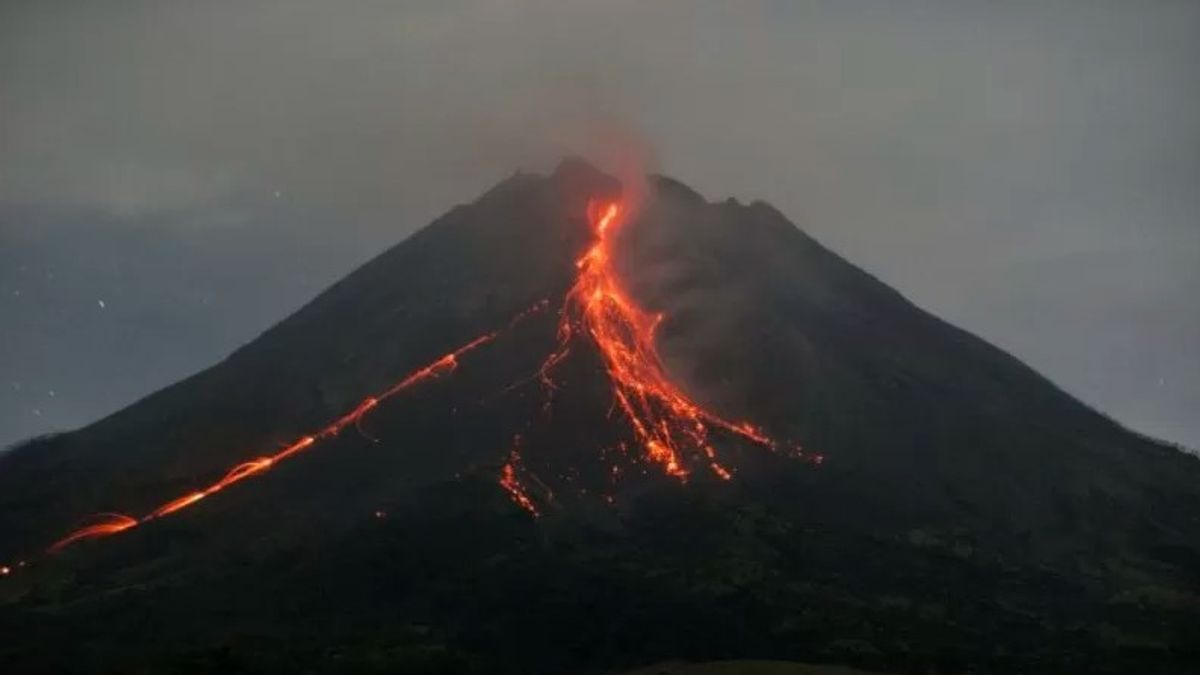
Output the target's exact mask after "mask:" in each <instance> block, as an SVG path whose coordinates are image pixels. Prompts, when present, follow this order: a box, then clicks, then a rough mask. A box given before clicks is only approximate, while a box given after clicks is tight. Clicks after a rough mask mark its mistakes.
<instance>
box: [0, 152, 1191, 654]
mask: <svg viewBox="0 0 1200 675" xmlns="http://www.w3.org/2000/svg"><path fill="white" fill-rule="evenodd" d="M648 183H649V184H648V189H647V190H646V191H645V195H644V196H642V195H641V191H637V192H636V193H635V192H634V191H632V190H630V189H629V188H628V186H622V185H621V184H620V183H619V182H618V181H616V180H615V179H614V178H612V177H610V176H608V175H606V174H604V173H602V172H601V171H599V170H597V169H595V168H593V167H592V166H590V165H588V164H586V163H585V162H583V161H580V160H568V161H566V162H564V163H563V164H561V165H560V166H559V167H558V168H557V169H556V170H555V171H554V172H553V173H552V174H551V175H548V176H540V175H534V174H527V173H517V174H514V175H513V176H511V177H510V178H508V179H506V180H504V181H503V182H501V183H500V184H498V185H497V186H496V187H494V188H493V189H491V190H489V191H488V192H487V193H485V194H484V195H482V196H481V197H480V198H478V199H477V200H476V201H474V202H472V203H471V204H468V205H465V206H459V207H456V208H454V209H452V210H451V211H450V212H449V213H447V214H446V215H445V216H443V217H441V218H439V219H438V220H436V221H435V222H434V223H432V224H431V225H429V226H428V227H426V228H424V229H422V230H420V231H419V232H417V233H416V234H415V235H413V236H412V237H410V238H409V239H407V240H406V241H404V242H402V243H400V244H399V245H397V246H395V247H393V248H392V249H390V250H388V251H387V252H385V253H383V254H382V255H380V256H379V257H377V258H375V259H374V260H372V261H370V262H369V263H367V264H366V265H364V266H363V267H361V268H360V269H358V270H357V271H355V272H353V273H352V274H350V275H349V276H347V277H346V278H344V279H343V280H342V281H340V282H338V283H337V284H335V285H333V286H332V287H331V288H329V289H328V290H327V291H325V292H324V293H322V294H321V295H320V296H318V297H317V298H316V299H314V300H313V301H312V302H310V303H309V304H308V305H307V306H305V307H303V308H302V309H301V310H300V311H298V312H296V313H295V314H293V315H292V316H290V317H288V318H286V319H285V320H283V321H282V322H280V323H279V324H278V325H276V326H275V327H273V328H272V329H270V330H269V331H267V332H266V333H264V334H263V335H261V336H260V337H259V338H257V339H256V340H254V341H252V342H250V343H249V344H247V345H246V346H244V347H243V348H241V349H239V350H238V351H237V352H235V353H234V354H232V355H231V356H229V357H228V358H227V359H226V360H224V361H223V362H221V363H219V364H217V365H216V366H214V367H212V368H210V369H208V370H205V371H203V372H201V373H199V374H197V375H195V376H193V377H191V378H188V379H187V380H184V381H182V382H180V383H178V384H176V385H174V386H171V387H168V388H166V389H164V390H162V391H159V392H157V393H155V394H153V395H151V396H149V397H147V398H146V399H144V400H142V401H139V402H137V403H135V404H134V405H132V406H130V407H128V408H126V409H124V410H122V411H120V412H118V413H116V414H114V415H112V416H111V417H108V418H106V419H103V420H101V421H99V422H97V423H95V424H93V425H91V426H89V427H86V428H84V429H80V430H78V431H74V432H71V433H66V434H62V435H57V436H53V437H49V438H43V439H38V440H35V441H31V442H29V443H27V444H24V445H23V446H20V447H17V448H15V449H13V450H12V451H10V452H8V453H6V454H5V455H3V456H0V565H3V567H0V572H3V576H2V578H0V630H2V631H3V634H4V636H5V639H4V640H3V643H2V645H0V660H2V661H3V662H6V663H11V664H14V665H15V668H16V669H15V670H13V669H9V672H214V671H219V672H237V671H245V672H288V673H293V672H479V673H491V672H497V673H542V672H544V673H591V672H597V673H602V672H614V671H616V670H619V669H622V668H631V667H635V666H638V665H643V664H646V663H653V662H656V661H662V660H666V659H693V660H704V659H731V658H774V659H792V660H799V661H810V662H811V661H820V662H840V663H847V664H853V665H858V666H862V667H867V668H871V669H877V670H887V671H895V672H931V671H938V672H963V671H967V670H972V671H980V672H1017V671H1019V672H1039V671H1041V672H1129V671H1137V672H1164V673H1166V672H1194V671H1195V669H1196V668H1198V667H1200V650H1198V649H1197V647H1196V645H1200V543H1198V542H1200V462H1198V461H1197V459H1196V458H1195V457H1194V456H1191V455H1188V454H1186V453H1184V452H1181V451H1180V450H1179V449H1177V448H1175V447H1172V446H1169V445H1167V444H1163V443H1160V442H1157V441H1154V440H1152V439H1148V438H1145V437H1142V436H1139V435H1137V434H1135V433H1132V432H1130V431H1128V430H1126V429H1123V428H1121V427H1120V426H1119V425H1117V424H1115V423H1114V422H1113V421H1111V420H1109V419H1107V418H1105V417H1104V416H1102V415H1100V414H1098V413H1096V412H1095V411H1093V410H1091V409H1089V408H1087V407H1086V406H1084V405H1083V404H1081V403H1079V402H1078V401H1076V400H1075V399H1073V398H1072V397H1071V396H1069V395H1067V394H1066V393H1064V392H1062V391H1061V390H1059V389H1058V388H1056V387H1055V386H1054V385H1053V384H1051V383H1050V382H1048V381H1047V380H1045V379H1044V378H1042V377H1040V376H1039V375H1038V374H1037V373H1035V372H1033V371H1032V370H1031V369H1029V368H1028V367H1026V366H1025V365H1023V364H1022V363H1020V362H1019V361H1018V360H1016V359H1014V358H1013V357H1011V356H1009V355H1007V354H1005V353H1003V352H1002V351H1000V350H998V349H996V348H994V347H992V346H990V345H988V344H987V343H985V342H983V341H982V340H980V339H978V338H976V337H974V336H972V335H970V334H968V333H966V332H964V331H962V330H959V329H957V328H955V327H953V326H950V325H948V324H946V323H944V322H942V321H940V320H938V319H937V318H935V317H933V316H931V315H929V314H927V313H925V312H924V311H922V310H920V309H919V308H917V307H915V306H914V305H913V304H911V303H910V302H908V301H907V300H905V299H904V298H903V297H902V296H901V295H899V294H898V293H896V292H895V291H893V290H892V289H890V288H888V287H887V286H886V285H884V284H883V283H881V282H880V281H878V280H876V279H875V278H873V277H871V276H870V275H868V274H866V273H865V272H863V271H861V270H859V269H857V268H855V267H854V266H853V265H851V264H849V263H847V262H846V261H844V260H842V259H841V258H839V257H838V256H837V255H835V254H834V253H832V252H830V251H828V250H827V249H825V248H823V247H822V246H821V245H820V244H818V243H817V242H816V241H814V240H813V239H812V238H810V237H809V236H807V235H806V234H805V233H804V232H802V231H801V230H800V229H799V228H797V227H796V226H795V225H793V224H792V223H790V222H789V221H788V220H787V219H786V218H785V217H784V216H783V215H782V214H781V213H779V212H778V211H777V210H775V209H774V208H772V207H771V206H769V205H767V204H764V203H759V202H756V203H752V204H749V205H746V204H742V203H739V202H737V201H735V200H727V201H724V202H720V203H713V202H708V201H706V200H705V199H704V198H703V197H702V196H700V195H699V194H697V193H696V192H694V191H693V190H691V189H690V188H688V187H686V186H685V185H683V184H681V183H679V182H677V181H674V180H672V179H669V178H666V177H661V176H658V177H652V178H650V179H649V181H648Z"/></svg>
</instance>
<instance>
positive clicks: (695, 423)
mask: <svg viewBox="0 0 1200 675" xmlns="http://www.w3.org/2000/svg"><path fill="white" fill-rule="evenodd" d="M624 217H625V214H624V213H623V210H622V207H621V206H620V204H618V203H616V202H603V203H600V202H593V203H591V204H589V206H588V220H589V223H590V225H591V227H592V229H593V234H594V240H593V243H592V244H591V246H590V247H589V248H588V250H587V251H586V252H585V253H584V255H583V256H582V257H580V258H579V259H578V260H577V261H576V263H575V265H576V268H577V275H576V277H575V281H574V283H573V285H572V286H571V288H570V290H568V292H567V294H566V297H565V299H564V301H563V305H562V307H561V309H560V312H559V321H558V346H557V347H556V348H555V349H554V350H553V351H552V352H551V353H550V354H549V355H548V356H547V357H546V358H545V359H544V360H543V361H542V364H541V367H540V368H539V369H538V371H537V374H536V378H537V379H540V381H541V383H542V384H543V385H544V387H545V389H546V391H547V402H546V405H547V407H548V406H549V405H550V398H549V396H550V394H551V393H553V392H554V391H555V390H556V389H558V388H559V387H560V385H559V383H558V382H556V381H555V379H554V371H555V369H556V367H557V366H558V365H559V364H561V363H562V362H563V361H564V360H565V359H566V358H567V356H568V355H569V354H570V350H571V348H572V347H573V345H574V343H575V342H576V340H577V338H578V339H584V340H588V341H590V343H591V344H592V345H594V346H595V348H596V350H597V352H598V353H599V355H600V357H601V361H602V363H603V368H604V372H605V373H606V374H607V376H608V379H609V383H610V387H611V390H612V396H613V401H614V407H615V408H616V409H618V410H619V411H620V413H621V415H622V416H623V417H624V419H625V420H626V422H627V423H628V425H629V430H630V434H631V437H632V439H633V440H634V441H636V445H637V447H638V448H640V453H639V454H638V456H637V457H634V458H633V459H635V460H639V459H640V460H642V461H645V462H648V463H651V464H655V465H657V466H659V467H660V468H661V470H662V471H663V472H664V473H666V474H667V475H669V476H673V477H675V478H678V479H679V480H687V478H688V476H689V475H690V473H691V472H692V470H693V469H694V467H696V466H703V467H706V468H707V470H708V471H710V472H711V473H712V474H713V475H714V476H716V477H717V478H719V479H722V480H729V479H731V478H732V476H733V473H732V470H731V469H730V468H728V467H727V466H726V465H725V464H724V463H722V461H721V460H720V459H719V458H718V455H717V450H716V447H715V446H714V444H713V442H712V441H711V440H710V436H711V433H712V431H714V430H720V431H722V432H724V433H727V434H730V435H733V436H737V437H740V438H742V439H744V440H747V441H750V442H752V443H755V444H757V445H760V446H763V447H765V448H768V449H772V450H774V449H776V448H777V447H778V445H777V443H776V442H775V441H774V440H772V439H771V438H769V437H768V436H767V435H766V434H765V433H763V431H761V430H760V429H759V428H758V427H755V426H754V425H752V424H750V423H748V422H735V421H731V420H728V419H726V418H724V417H721V416H720V415H717V414H716V413H714V412H712V411H710V410H708V409H706V408H704V407H703V406H701V405H700V404H699V403H697V402H696V401H694V400H693V399H692V398H690V397H689V396H688V395H687V394H685V393H684V392H683V390H682V389H680V387H679V386H678V385H676V384H675V383H674V382H673V381H672V380H671V378H670V376H669V375H668V374H667V372H666V368H665V367H664V365H663V362H662V359H661V357H660V356H659V354H658V349H657V346H656V344H655V337H656V336H655V333H656V331H657V329H658V326H659V324H660V323H661V322H662V320H663V315H662V314H658V313H651V312H648V311H646V310H644V309H643V308H642V307H640V306H639V305H638V304H637V303H636V302H635V301H634V300H633V299H632V298H631V297H630V296H629V295H628V294H627V293H626V292H625V291H624V289H623V288H622V285H621V283H620V279H619V277H618V274H617V271H616V268H615V266H614V263H613V258H614V255H615V251H614V235H615V233H616V231H617V228H618V227H619V226H620V225H621V224H622V222H623V219H624ZM547 305H548V303H547V301H544V300H543V301H541V302H539V303H537V304H535V305H534V306H533V307H530V308H529V309H527V310H525V311H524V312H521V313H520V314H518V315H517V316H516V317H515V318H514V319H512V321H511V322H510V323H509V328H511V327H512V326H513V325H514V324H516V323H517V322H519V321H521V320H523V319H524V318H525V317H527V316H529V315H530V314H533V313H535V312H538V311H541V310H543V309H545V308H546V307H547ZM503 332H504V329H501V330H497V331H493V332H490V333H486V334H484V335H481V336H479V337H478V338H475V339H474V340H472V341H470V342H468V343H466V344H464V345H462V346H461V347H459V348H458V349H456V350H454V351H452V352H449V353H447V354H445V355H444V356H442V357H440V358H439V359H437V360H435V361H433V362H432V363H429V364H428V365H426V366H424V367H422V368H420V369H418V370H416V371H414V372H413V373H411V374H409V375H408V376H407V377H405V378H404V379H402V380H400V381H399V382H397V383H395V384H394V385H392V386H391V387H389V388H388V389H386V390H384V391H382V392H380V393H378V394H376V395H374V396H369V397H367V398H365V399H363V400H362V402H360V403H359V404H358V405H357V406H355V407H354V408H353V409H352V410H350V411H349V412H347V413H345V414H344V415H342V416H341V417H338V418H336V419H335V420H333V421H332V422H330V423H329V424H327V425H326V426H324V427H323V428H321V429H319V430H317V431H314V432H312V433H310V434H308V435H305V436H302V437H300V438H298V439H296V440H295V441H292V442H291V443H290V444H288V445H287V446H286V447H284V448H283V449H282V450H280V451H278V452H276V453H274V454H271V455H266V456H263V457H257V458H255V459H251V460H249V461H245V462H242V463H240V464H238V465H236V466H234V467H232V468H231V469H229V471H228V472H226V473H225V475H224V476H222V477H221V478H220V479H219V480H217V481H215V482H213V483H212V484H210V485H208V486H206V487H203V488H201V489H198V490H194V491H191V492H188V493H187V494H184V495H181V496H179V497H176V498H175V499H172V500H170V501H168V502H166V503H165V504H162V505H160V506H159V507H158V508H155V509H154V510H152V511H150V512H149V513H147V514H146V515H144V516H142V517H141V518H134V517H131V516H128V515H124V514H116V513H108V514H101V515H100V516H98V517H97V519H96V520H95V521H94V522H91V523H90V524H87V525H85V526H83V527H80V528H79V529H77V530H74V531H72V532H70V533H68V534H67V535H66V536H64V537H62V538H61V539H59V540H58V541H56V542H55V543H54V544H52V545H51V546H50V547H49V549H48V550H47V552H48V553H56V552H58V551H60V550H62V549H63V548H66V547H67V546H70V545H71V544H74V543H76V542H78V541H82V540H85V539H95V538H100V537H107V536H111V535H114V534H118V533H120V532H124V531H126V530H129V529H132V528H135V527H137V526H139V525H141V524H143V523H146V522H149V521H152V520H156V519H159V518H163V517H165V516H169V515H171V514H174V513H177V512H179V511H182V510H184V509H186V508H188V507H190V506H192V505H194V504H196V503H197V502H200V501H201V500H204V499H206V498H208V497H211V496H212V495H214V494H216V493H218V492H221V491H222V490H224V489H226V488H228V487H230V486H232V485H234V484H236V483H240V482H242V481H244V480H246V479H248V478H251V477H253V476H258V475H261V474H263V473H265V472H267V471H270V470H271V469H272V468H273V467H275V466H276V465H278V464H279V463H280V462H282V461H284V460H286V459H288V458H289V457H292V456H294V455H296V454H298V453H301V452H303V451H305V450H307V449H308V448H311V447H312V446H313V445H315V444H317V443H318V442H320V441H322V440H326V439H329V438H332V437H334V436H337V435H338V434H340V433H341V432H342V431H343V430H344V429H345V428H346V427H348V426H351V425H353V426H355V427H356V428H359V425H360V423H361V421H362V419H363V417H364V416H365V415H366V414H367V413H369V412H371V411H372V410H374V409H375V408H376V407H377V406H378V405H379V404H380V403H381V402H383V401H384V400H386V399H388V398H390V397H392V396H395V395H397V394H399V393H400V392H402V391H405V390H406V389H409V388H410V387H413V386H414V385H417V384H419V383H421V382H424V381H426V380H429V379H433V378H436V377H439V376H441V375H443V374H445V373H449V372H450V371H453V370H454V369H455V368H457V366H458V360H459V359H460V358H461V357H462V356H464V355H465V354H467V353H469V352H471V351H474V350H476V349H478V348H480V347H482V346H484V345H486V344H488V343H490V342H492V341H494V340H495V339H496V338H497V337H499V336H500V335H501V334H502V333H503ZM514 386H515V385H514ZM360 431H361V428H360ZM364 435H365V434H364ZM519 440H520V437H519V436H518V437H517V438H516V439H514V446H516V445H517V444H518V443H519ZM618 447H619V448H620V449H621V450H622V451H623V452H628V447H629V446H628V445H627V444H626V443H621V444H619V446H618ZM794 450H795V452H796V453H797V454H799V449H798V448H795V449H794ZM810 459H811V460H812V461H814V462H815V463H820V461H821V456H820V455H811V456H810ZM612 472H613V476H614V478H615V477H616V476H617V475H619V473H620V472H619V468H618V467H617V466H613V467H612ZM522 477H528V478H529V479H531V480H532V481H534V482H535V483H536V484H537V487H538V488H539V492H540V493H541V495H542V496H543V497H544V498H545V499H546V500H547V501H551V500H552V499H553V496H552V493H551V492H550V489H549V487H548V486H546V485H545V484H544V483H542V482H541V481H540V480H538V478H537V476H536V475H535V474H533V472H531V471H529V470H528V469H527V468H526V467H525V466H524V465H523V463H522V461H521V454H520V451H519V448H518V447H514V449H512V450H511V452H510V453H509V456H508V459H507V462H506V463H505V464H504V465H503V467H502V469H501V474H500V477H499V484H500V486H501V487H502V488H503V489H504V490H505V491H506V492H507V493H508V495H509V497H510V498H511V499H512V500H513V501H514V502H515V503H516V504H517V505H519V506H520V507H521V508H523V509H525V510H526V511H528V512H530V513H531V514H533V515H534V516H537V515H539V513H540V512H539V509H538V507H537V505H536V504H535V501H534V499H533V497H532V496H531V493H530V491H529V490H528V489H527V487H526V485H525V484H524V483H523V482H522ZM611 499H612V498H611V497H609V500H610V501H611ZM23 565H24V563H21V566H23ZM10 572H11V569H10V568H8V567H3V568H0V576H3V575H6V574H8V573H10Z"/></svg>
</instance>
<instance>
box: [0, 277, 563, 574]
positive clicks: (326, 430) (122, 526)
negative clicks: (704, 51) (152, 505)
mask: <svg viewBox="0 0 1200 675" xmlns="http://www.w3.org/2000/svg"><path fill="white" fill-rule="evenodd" d="M547 304H548V303H547V302H546V301H545V300H543V301H541V302H538V303H537V304H535V305H533V306H532V307H530V308H529V309H526V310H525V311H523V312H521V313H520V314H518V315H517V316H516V317H514V318H513V319H512V321H510V322H509V324H508V328H512V327H513V326H514V325H516V324H517V323H518V322H520V321H521V320H523V319H525V318H526V317H528V316H529V315H530V314H533V313H536V312H539V311H541V310H543V309H545V308H546V306H547ZM505 330H507V329H502V330H496V331H492V332H490V333H486V334H484V335H481V336H479V337H477V338H475V339H474V340H471V341H470V342H468V343H466V344H464V345H462V346H461V347H459V348H458V349H455V350H454V351H452V352H450V353H448V354H446V355H444V356H442V357H441V358H439V359H438V360H436V361H434V362H432V363H430V364H428V365H426V366H424V367H422V368H420V369H418V370H415V371H413V372H412V373H410V374H409V375H408V376H407V377H405V378H404V379H402V380H400V381H399V382H397V383H396V384H394V385H392V386H391V387H389V388H388V389H386V390H384V391H383V392H380V393H379V394H376V395H375V396H369V397H367V398H365V399H363V401H362V402H361V403H359V404H358V405H357V406H355V407H354V409H353V410H351V411H350V412H348V413H346V414H345V415H342V416H341V417H339V418H337V419H336V420H334V421H333V422H330V423H329V424H328V425H326V426H325V427H323V428H322V429H320V430H318V431H315V432H313V433H311V434H309V435H307V436H302V437H300V438H299V439H297V440H295V441H293V442H291V443H290V444H289V445H288V446H287V447H285V448H284V449H282V450H280V451H279V452H277V453H275V454H273V455H267V456H265V457H258V458H256V459H252V460H250V461H248V462H242V463H241V464H238V465H237V466H235V467H233V468H232V469H230V470H229V471H228V472H227V473H226V474H225V475H224V477H222V478H221V479H220V480H218V481H216V482H215V483H213V484H211V485H209V486H208V487H205V488H203V489H200V490H196V491H194V492H189V493H188V494H185V495H183V496H181V497H177V498H175V499H172V500H171V501H169V502H167V503H165V504H163V505H162V506H159V507H158V508H156V509H154V510H153V511H151V512H150V513H148V514H146V515H145V516H142V517H141V518H140V519H136V518H133V517H130V516H127V515H124V514H120V513H104V514H100V515H98V516H97V517H96V518H97V520H96V522H94V523H91V524H89V525H86V526H84V527H81V528H79V529H77V530H75V531H73V532H71V533H70V534H68V535H67V536H65V537H63V538H62V539H59V540H58V541H56V542H54V543H53V544H52V545H51V546H50V547H49V548H48V549H47V552H48V553H57V552H58V551H61V550H62V549H64V548H66V547H67V546H70V545H71V544H73V543H75V542H77V541H81V540H84V539H96V538H99V537H107V536H110V535H114V534H118V533H120V532H124V531H125V530H129V529H132V528H134V527H137V526H138V525H141V524H142V523H146V522H149V521H151V520H155V519H158V518H162V517H164V516H169V515H171V514H172V513H176V512H177V511H182V510H183V509H186V508H187V507H189V506H191V505H193V504H195V503H196V502H198V501H200V500H202V499H204V498H206V497H209V496H211V495H214V494H216V493H218V492H220V491H221V490H224V489H225V488H227V487H229V486H231V485H233V484H235V483H240V482H241V481H243V480H246V479H247V478H250V477H252V476H257V475H259V474H261V473H264V472H266V471H268V470H270V469H271V468H272V467H274V466H275V465H277V464H279V463H280V462H282V461H283V460H285V459H287V458H289V457H291V456H293V455H295V454H297V453H300V452H303V451H304V450H306V449H308V448H310V447H312V446H313V445H314V444H316V443H317V442H318V441H322V440H325V439H328V438H332V437H334V436H337V435H338V434H340V433H341V432H342V431H343V430H344V429H345V428H346V427H348V426H350V425H352V424H353V425H357V424H358V423H359V422H360V421H361V420H362V418H363V416H364V415H366V414H367V413H368V412H370V411H371V410H374V409H375V407H376V406H378V405H379V404H380V403H381V402H383V401H385V400H387V399H388V398H391V397H392V396H395V395H396V394H399V393H400V392H402V391H404V390H406V389H409V388H410V387H413V386H414V385H417V384H420V383H421V382H424V381H426V380H430V379H433V378H435V377H438V376H440V375H442V374H444V373H449V372H451V371H453V370H454V369H455V368H457V367H458V360H459V359H460V358H462V357H463V356H464V355H466V354H467V353H469V352H472V351H474V350H476V349H478V348H480V347H482V346H484V345H486V344H488V343H489V342H492V341H493V340H495V339H496V338H498V337H499V336H500V335H501V333H503V332H504V331H505ZM5 569H7V568H5Z"/></svg>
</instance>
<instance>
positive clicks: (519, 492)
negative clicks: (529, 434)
mask: <svg viewBox="0 0 1200 675" xmlns="http://www.w3.org/2000/svg"><path fill="white" fill-rule="evenodd" d="M520 466H521V453H520V451H518V450H517V449H516V448H514V449H513V450H512V451H511V452H509V453H508V461H507V462H505V464H504V467H503V468H502V469H501V470H500V487H502V488H504V491H505V492H507V493H508V496H509V498H511V499H512V500H513V503H515V504H516V505H517V506H520V507H521V508H523V509H525V510H526V511H528V512H529V513H530V515H532V516H533V517H534V518H536V517H538V516H539V515H541V514H540V513H539V512H538V509H537V506H535V505H534V503H533V500H532V499H530V498H529V491H528V490H527V489H525V485H524V484H523V483H522V482H521V479H520V478H518V477H517V470H518V468H519V467H520Z"/></svg>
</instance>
